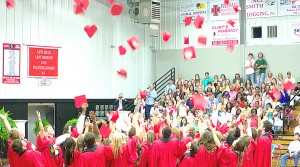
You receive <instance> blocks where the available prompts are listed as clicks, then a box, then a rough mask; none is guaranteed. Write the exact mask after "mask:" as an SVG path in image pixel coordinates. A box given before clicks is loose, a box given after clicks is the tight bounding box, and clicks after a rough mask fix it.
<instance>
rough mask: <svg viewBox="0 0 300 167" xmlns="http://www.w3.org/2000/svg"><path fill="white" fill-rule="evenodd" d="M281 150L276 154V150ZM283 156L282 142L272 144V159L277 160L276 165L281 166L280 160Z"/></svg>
mask: <svg viewBox="0 0 300 167" xmlns="http://www.w3.org/2000/svg"><path fill="white" fill-rule="evenodd" d="M275 150H279V154H275V153H274V151H275ZM281 158H282V145H281V144H272V160H277V162H276V167H278V166H279V167H280V161H281Z"/></svg>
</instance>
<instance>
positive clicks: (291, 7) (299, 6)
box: [278, 0, 300, 16]
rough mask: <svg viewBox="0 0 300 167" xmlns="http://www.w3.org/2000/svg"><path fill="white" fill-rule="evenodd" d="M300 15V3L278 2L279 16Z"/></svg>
mask: <svg viewBox="0 0 300 167" xmlns="http://www.w3.org/2000/svg"><path fill="white" fill-rule="evenodd" d="M299 14H300V1H293V0H278V15H279V16H291V15H299Z"/></svg>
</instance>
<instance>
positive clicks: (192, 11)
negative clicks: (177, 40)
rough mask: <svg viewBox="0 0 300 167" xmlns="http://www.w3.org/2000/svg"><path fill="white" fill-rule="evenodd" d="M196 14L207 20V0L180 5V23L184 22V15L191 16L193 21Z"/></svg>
mask: <svg viewBox="0 0 300 167" xmlns="http://www.w3.org/2000/svg"><path fill="white" fill-rule="evenodd" d="M197 14H199V15H200V16H202V17H204V20H205V21H207V0H200V1H197V2H194V3H185V4H181V5H180V23H184V19H185V17H186V16H192V17H193V20H192V21H194V20H195V18H196V15H197Z"/></svg>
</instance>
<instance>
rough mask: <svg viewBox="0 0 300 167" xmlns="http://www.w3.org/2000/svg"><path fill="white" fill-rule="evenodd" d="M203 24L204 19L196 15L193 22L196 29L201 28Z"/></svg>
mask: <svg viewBox="0 0 300 167" xmlns="http://www.w3.org/2000/svg"><path fill="white" fill-rule="evenodd" d="M203 22H204V17H202V16H200V15H199V14H198V15H197V16H196V19H195V21H194V25H195V27H196V28H197V29H199V28H202V25H203Z"/></svg>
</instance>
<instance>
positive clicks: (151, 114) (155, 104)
mask: <svg viewBox="0 0 300 167" xmlns="http://www.w3.org/2000/svg"><path fill="white" fill-rule="evenodd" d="M155 109H158V101H157V100H155V101H154V106H153V107H152V108H151V109H150V117H152V116H153V114H154V111H155Z"/></svg>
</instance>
